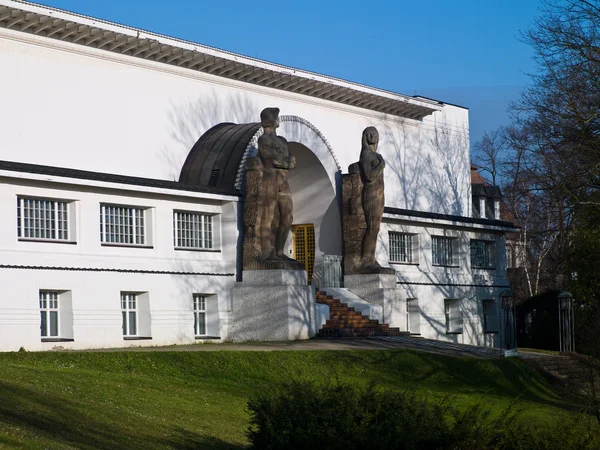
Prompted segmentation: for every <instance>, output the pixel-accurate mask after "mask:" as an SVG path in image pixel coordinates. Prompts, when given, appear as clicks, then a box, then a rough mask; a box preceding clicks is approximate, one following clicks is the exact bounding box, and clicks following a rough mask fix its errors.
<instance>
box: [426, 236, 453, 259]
mask: <svg viewBox="0 0 600 450" xmlns="http://www.w3.org/2000/svg"><path fill="white" fill-rule="evenodd" d="M456 243H457V239H456V238H449V237H442V236H432V237H431V249H432V261H433V265H434V266H455V265H457V264H456V253H457V251H456V248H455V246H456Z"/></svg>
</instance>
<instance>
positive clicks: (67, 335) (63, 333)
mask: <svg viewBox="0 0 600 450" xmlns="http://www.w3.org/2000/svg"><path fill="white" fill-rule="evenodd" d="M38 296H39V303H40V335H41V337H42V341H53V342H54V341H72V340H73V308H72V306H71V305H72V303H71V292H70V291H56V290H40V291H39V294H38Z"/></svg>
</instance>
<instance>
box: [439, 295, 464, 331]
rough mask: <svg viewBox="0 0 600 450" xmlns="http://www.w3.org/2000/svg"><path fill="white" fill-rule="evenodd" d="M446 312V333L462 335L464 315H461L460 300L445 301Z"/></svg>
mask: <svg viewBox="0 0 600 450" xmlns="http://www.w3.org/2000/svg"><path fill="white" fill-rule="evenodd" d="M444 312H445V315H446V333H449V334H460V333H462V331H463V330H462V327H463V324H462V315H461V313H460V300H457V299H449V298H447V299H445V300H444Z"/></svg>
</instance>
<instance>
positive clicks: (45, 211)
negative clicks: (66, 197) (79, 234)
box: [17, 197, 69, 241]
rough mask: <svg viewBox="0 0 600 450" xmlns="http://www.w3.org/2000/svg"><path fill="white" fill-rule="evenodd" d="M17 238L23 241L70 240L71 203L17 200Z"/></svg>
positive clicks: (45, 200) (20, 198) (28, 199)
mask: <svg viewBox="0 0 600 450" xmlns="http://www.w3.org/2000/svg"><path fill="white" fill-rule="evenodd" d="M17 236H18V237H19V238H22V239H44V240H58V241H68V240H69V202H66V201H60V200H47V199H36V198H27V197H19V198H17Z"/></svg>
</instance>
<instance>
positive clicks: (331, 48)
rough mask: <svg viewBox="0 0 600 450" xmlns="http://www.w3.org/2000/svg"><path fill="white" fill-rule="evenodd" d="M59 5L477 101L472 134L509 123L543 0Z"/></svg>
mask: <svg viewBox="0 0 600 450" xmlns="http://www.w3.org/2000/svg"><path fill="white" fill-rule="evenodd" d="M44 3H45V4H47V5H50V6H54V7H57V8H62V9H66V10H69V11H74V12H77V13H80V14H86V15H90V16H93V17H98V18H102V19H105V20H109V21H112V22H117V23H121V24H124V25H129V26H133V27H137V28H143V29H146V30H150V31H154V32H157V33H161V34H166V35H169V36H174V37H178V38H181V39H186V40H190V41H195V42H199V43H202V44H205V45H210V46H214V47H217V48H221V49H225V50H229V51H233V52H236V53H241V54H244V55H248V56H253V57H257V58H260V59H264V60H268V61H272V62H276V63H279V64H284V65H288V66H292V67H298V68H301V69H305V70H310V71H314V72H318V73H322V74H326V75H330V76H335V77H339V78H343V79H347V80H351V81H355V82H358V83H363V84H367V85H369V86H374V87H378V88H382V89H387V90H391V91H395V92H399V93H402V94H408V95H413V94H420V95H425V96H430V97H433V98H436V99H438V100H442V101H446V102H449V103H456V104H460V105H464V106H467V107H469V109H470V121H471V140H472V141H476V140H477V139H479V138H480V137H481V134H482V133H483V132H484V131H485V130H492V129H495V128H497V127H498V126H499V125H502V124H506V123H507V121H508V116H507V114H506V107H507V106H508V103H509V102H510V101H512V100H515V99H517V98H518V95H519V92H520V91H521V89H522V88H523V87H524V86H525V85H526V84H527V82H528V76H527V74H528V73H532V72H533V71H534V70H535V67H534V65H533V61H532V59H531V57H532V52H531V49H530V48H529V47H528V46H527V45H526V44H523V43H521V42H519V40H518V36H519V32H520V31H522V30H525V29H527V28H528V27H530V26H531V25H532V24H533V22H534V20H535V18H536V16H537V15H538V7H539V6H540V3H541V2H540V1H539V0H428V1H426V2H425V1H423V2H418V1H414V0H388V1H380V0H372V1H370V2H365V1H355V0H346V1H340V0H321V1H314V0H305V1H302V2H297V1H287V2H283V1H280V2H255V1H248V0H246V1H238V0H227V1H210V2H208V1H192V0H170V1H168V2H165V1H161V2H158V1H155V0H143V1H142V0H102V1H98V0H44Z"/></svg>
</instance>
